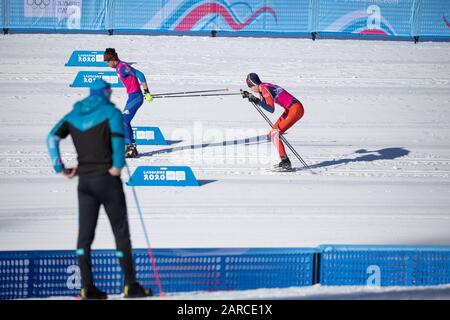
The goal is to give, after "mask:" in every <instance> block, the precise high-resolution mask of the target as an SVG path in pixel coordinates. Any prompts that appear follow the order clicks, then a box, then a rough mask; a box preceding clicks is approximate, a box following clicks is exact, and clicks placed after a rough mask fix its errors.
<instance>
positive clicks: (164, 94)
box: [153, 88, 228, 98]
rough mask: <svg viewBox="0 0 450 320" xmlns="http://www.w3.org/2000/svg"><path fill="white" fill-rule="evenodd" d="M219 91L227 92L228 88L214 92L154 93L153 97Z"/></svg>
mask: <svg viewBox="0 0 450 320" xmlns="http://www.w3.org/2000/svg"><path fill="white" fill-rule="evenodd" d="M220 91H228V88H225V89H214V90H197V91H181V92H167V93H155V94H154V95H153V97H154V98H155V97H157V96H172V95H181V94H183V95H184V94H191V93H205V92H220Z"/></svg>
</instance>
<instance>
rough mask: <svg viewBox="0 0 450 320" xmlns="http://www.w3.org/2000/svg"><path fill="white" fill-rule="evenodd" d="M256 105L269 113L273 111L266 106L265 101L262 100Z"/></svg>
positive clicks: (273, 109)
mask: <svg viewBox="0 0 450 320" xmlns="http://www.w3.org/2000/svg"><path fill="white" fill-rule="evenodd" d="M257 104H258V105H259V106H261V107H262V108H264V110H266V111H268V112H270V113H273V112H274V111H275V108H273V107H272V106H271V105H270V104H267V103H266V101H264V98H263V99H262V100H259V101H258V102H257Z"/></svg>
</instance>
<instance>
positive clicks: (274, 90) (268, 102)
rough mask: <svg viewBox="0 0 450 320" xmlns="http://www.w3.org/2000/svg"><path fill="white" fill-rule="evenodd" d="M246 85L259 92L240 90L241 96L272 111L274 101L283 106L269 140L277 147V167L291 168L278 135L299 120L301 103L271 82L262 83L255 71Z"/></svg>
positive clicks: (301, 108)
mask: <svg viewBox="0 0 450 320" xmlns="http://www.w3.org/2000/svg"><path fill="white" fill-rule="evenodd" d="M246 82H247V85H248V87H249V88H250V90H251V91H252V92H254V93H258V94H259V96H260V97H259V98H257V97H255V96H254V95H252V94H251V93H249V92H247V91H243V92H242V97H243V98H247V99H249V100H250V101H251V102H254V103H256V104H257V105H259V106H260V107H262V108H264V109H265V110H266V111H268V112H270V113H273V112H274V111H275V103H276V104H278V105H280V106H281V107H283V108H284V113H283V114H282V115H281V117H280V118H279V119H278V121H277V122H275V124H274V125H273V127H272V130H270V132H269V137H270V140H271V141H272V142H273V144H274V145H275V147H276V148H277V149H278V153H279V154H280V158H281V162H280V163H279V164H278V166H277V168H279V169H282V170H290V169H291V161H290V160H289V158H288V156H287V154H286V150H285V149H284V144H283V142H282V141H281V139H280V135H281V134H283V133H285V132H286V131H287V130H288V129H289V128H290V127H292V126H293V125H294V124H295V123H296V122H297V121H299V120H300V119H301V118H302V117H303V114H304V113H305V111H304V109H303V105H302V104H301V102H300V101H299V100H297V99H296V98H295V97H294V96H293V95H291V94H290V93H289V92H287V91H286V90H285V89H283V88H281V87H280V86H277V85H275V84H272V83H264V82H262V81H261V80H260V79H259V76H258V75H257V74H256V73H250V74H248V75H247V79H246Z"/></svg>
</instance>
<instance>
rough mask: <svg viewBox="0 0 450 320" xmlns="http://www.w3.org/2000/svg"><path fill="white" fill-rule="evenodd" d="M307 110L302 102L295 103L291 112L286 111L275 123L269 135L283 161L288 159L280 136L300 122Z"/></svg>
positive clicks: (290, 109)
mask: <svg viewBox="0 0 450 320" xmlns="http://www.w3.org/2000/svg"><path fill="white" fill-rule="evenodd" d="M304 113H305V110H304V109H303V105H302V104H301V103H300V102H296V103H294V104H293V105H292V106H291V107H290V108H289V110H287V111H285V112H284V113H283V114H282V115H281V117H280V118H279V119H278V120H277V122H275V124H274V125H273V128H272V130H271V131H270V133H269V136H270V140H272V143H273V144H274V145H275V147H276V148H277V149H278V153H279V154H280V158H281V159H286V158H287V155H286V150H285V149H284V144H283V142H282V141H281V139H280V134H283V133H285V132H286V131H287V130H288V129H289V128H290V127H292V126H293V125H294V124H295V123H296V122H297V121H298V120H300V119H301V118H302V117H303V114H304Z"/></svg>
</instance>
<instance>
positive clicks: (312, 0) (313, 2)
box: [308, 0, 319, 41]
mask: <svg viewBox="0 0 450 320" xmlns="http://www.w3.org/2000/svg"><path fill="white" fill-rule="evenodd" d="M318 14H319V0H309V6H308V31H309V32H310V33H311V39H312V40H313V41H315V40H316V38H317V21H318Z"/></svg>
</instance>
